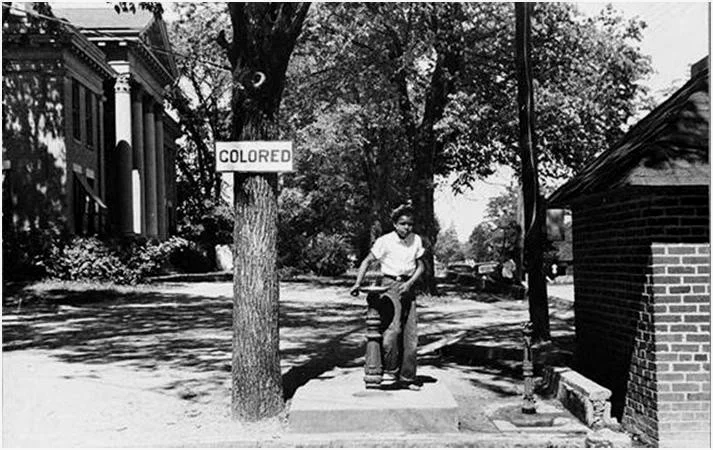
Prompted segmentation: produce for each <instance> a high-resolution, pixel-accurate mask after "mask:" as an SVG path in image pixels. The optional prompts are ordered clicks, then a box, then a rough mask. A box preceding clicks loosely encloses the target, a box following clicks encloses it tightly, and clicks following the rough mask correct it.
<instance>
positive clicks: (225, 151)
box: [215, 141, 294, 172]
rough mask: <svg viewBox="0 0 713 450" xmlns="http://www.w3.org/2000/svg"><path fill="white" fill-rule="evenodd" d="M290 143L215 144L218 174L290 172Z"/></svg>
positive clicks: (291, 157)
mask: <svg viewBox="0 0 713 450" xmlns="http://www.w3.org/2000/svg"><path fill="white" fill-rule="evenodd" d="M293 156H294V155H293V153H292V141H237V142H216V143H215V170H216V171H218V172H292V170H293V169H292V161H293Z"/></svg>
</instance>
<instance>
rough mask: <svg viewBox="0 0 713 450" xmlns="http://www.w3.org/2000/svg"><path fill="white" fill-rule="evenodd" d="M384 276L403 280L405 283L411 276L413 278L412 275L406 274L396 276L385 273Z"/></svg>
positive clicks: (399, 280)
mask: <svg viewBox="0 0 713 450" xmlns="http://www.w3.org/2000/svg"><path fill="white" fill-rule="evenodd" d="M384 277H386V278H389V279H391V280H394V281H398V282H401V283H403V282H404V281H407V280H408V279H409V278H411V277H410V276H406V275H399V276H394V275H386V274H384Z"/></svg>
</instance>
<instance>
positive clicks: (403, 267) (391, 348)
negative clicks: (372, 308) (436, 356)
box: [351, 205, 424, 391]
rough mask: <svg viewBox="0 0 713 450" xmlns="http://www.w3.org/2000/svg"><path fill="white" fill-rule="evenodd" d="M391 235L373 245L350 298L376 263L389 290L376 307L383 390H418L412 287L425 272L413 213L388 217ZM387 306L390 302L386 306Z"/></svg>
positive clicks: (402, 209)
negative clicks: (380, 323)
mask: <svg viewBox="0 0 713 450" xmlns="http://www.w3.org/2000/svg"><path fill="white" fill-rule="evenodd" d="M391 221H392V222H393V225H394V231H392V232H391V233H387V234H385V235H383V236H381V237H380V238H378V239H377V240H376V242H374V246H373V247H372V248H371V252H369V255H367V257H366V258H364V261H362V263H361V265H360V266H359V273H358V274H357V279H356V282H355V283H354V286H353V287H352V289H351V294H352V295H359V288H360V286H361V283H362V281H363V279H364V275H365V274H366V271H367V270H368V269H369V266H370V265H371V263H373V262H375V261H379V262H380V263H381V272H382V275H383V282H382V285H383V286H385V287H387V288H388V290H387V291H386V292H385V293H384V294H382V295H381V300H382V303H381V304H380V305H379V308H378V309H379V314H380V315H381V322H382V327H383V326H386V324H387V323H388V326H386V330H385V331H384V333H383V341H382V342H383V344H382V345H383V354H382V359H383V365H382V366H383V368H384V374H383V377H382V381H381V384H382V387H384V388H407V389H411V390H415V391H417V390H419V389H420V386H419V385H418V384H417V383H416V345H417V344H418V334H417V330H416V295H415V294H414V292H413V287H414V284H415V283H416V281H417V280H418V278H419V277H420V276H421V274H422V273H423V270H424V265H423V261H421V259H420V258H421V257H422V256H423V254H424V248H423V242H422V241H421V237H420V236H419V235H418V234H416V233H414V232H413V224H414V212H413V209H412V208H411V207H410V206H407V205H402V206H399V207H398V208H396V209H395V210H394V211H393V212H392V213H391ZM386 302H390V304H389V303H386Z"/></svg>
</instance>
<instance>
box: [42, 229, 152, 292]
mask: <svg viewBox="0 0 713 450" xmlns="http://www.w3.org/2000/svg"><path fill="white" fill-rule="evenodd" d="M45 265H46V268H47V274H48V275H49V276H51V277H53V278H59V279H61V280H73V281H113V282H115V283H120V284H133V283H136V282H137V281H138V280H139V278H140V277H139V276H138V274H136V273H133V272H132V271H131V270H130V269H129V267H128V266H127V265H126V264H125V263H124V261H122V260H121V258H120V257H119V255H118V254H117V252H116V251H115V250H114V249H113V248H111V246H109V245H107V244H106V243H104V242H102V241H100V240H99V239H97V238H94V237H90V238H74V239H72V240H71V241H70V242H69V243H68V244H67V245H64V246H62V247H59V246H57V247H55V248H54V249H53V250H52V252H51V255H50V256H49V257H48V258H47V260H46V261H45Z"/></svg>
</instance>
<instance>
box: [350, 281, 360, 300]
mask: <svg viewBox="0 0 713 450" xmlns="http://www.w3.org/2000/svg"><path fill="white" fill-rule="evenodd" d="M359 287H360V286H359V285H358V284H355V285H354V286H352V288H351V290H350V291H349V293H350V294H352V296H354V297H356V296H358V295H359Z"/></svg>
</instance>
